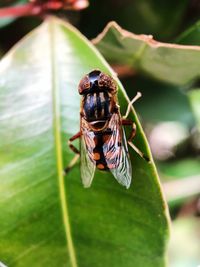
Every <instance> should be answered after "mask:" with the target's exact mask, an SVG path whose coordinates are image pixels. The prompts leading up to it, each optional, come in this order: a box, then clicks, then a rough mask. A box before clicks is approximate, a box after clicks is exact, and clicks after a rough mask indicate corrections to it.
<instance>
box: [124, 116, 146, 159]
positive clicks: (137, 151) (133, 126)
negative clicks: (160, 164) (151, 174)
mask: <svg viewBox="0 0 200 267" xmlns="http://www.w3.org/2000/svg"><path fill="white" fill-rule="evenodd" d="M122 125H124V126H127V125H131V126H132V129H131V134H130V136H129V138H128V144H129V146H130V147H132V149H133V150H134V151H135V152H136V153H137V154H138V155H140V157H141V158H143V159H145V160H146V161H147V162H150V159H149V158H148V157H147V156H146V155H144V153H142V151H140V150H139V149H138V148H137V147H136V146H135V145H134V144H133V142H132V140H133V138H134V137H135V135H136V124H135V123H134V122H132V121H131V120H124V119H123V120H122Z"/></svg>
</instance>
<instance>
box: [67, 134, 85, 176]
mask: <svg viewBox="0 0 200 267" xmlns="http://www.w3.org/2000/svg"><path fill="white" fill-rule="evenodd" d="M80 137H81V132H78V133H77V134H75V135H73V136H72V137H71V138H70V139H69V140H68V145H69V148H70V149H71V150H72V151H73V152H74V153H76V155H75V156H74V158H73V159H72V160H71V161H70V163H69V165H68V166H67V167H66V168H65V169H64V175H66V173H67V172H69V171H70V169H71V168H72V167H73V166H74V165H75V164H76V162H77V161H78V159H79V157H80V151H79V150H78V149H77V148H76V147H75V146H74V145H72V142H73V141H74V140H76V139H78V138H80Z"/></svg>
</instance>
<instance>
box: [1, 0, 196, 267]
mask: <svg viewBox="0 0 200 267" xmlns="http://www.w3.org/2000/svg"><path fill="white" fill-rule="evenodd" d="M23 2H27V1H11V0H7V1H1V2H0V6H1V7H3V6H7V5H13V4H20V3H23ZM57 15H58V16H60V17H62V18H65V19H68V20H69V21H70V22H71V23H73V24H74V25H75V26H76V27H77V28H78V29H79V30H80V31H81V32H82V33H83V34H84V35H85V36H86V37H88V38H89V39H92V38H94V37H96V36H97V35H98V34H99V33H100V32H101V31H102V30H103V29H104V27H105V26H106V24H107V23H108V22H109V21H112V20H114V21H116V22H117V23H118V24H119V25H120V26H121V27H122V28H124V29H126V30H128V31H131V32H134V33H136V34H150V35H153V37H154V39H155V40H158V41H162V42H169V43H179V44H185V45H195V46H196V45H197V46H200V1H198V0H191V1H189V0H177V1H172V0H168V1H167V0H161V1H158V0H140V1H134V0H108V1H101V0H96V1H90V6H89V7H88V8H87V9H85V10H84V11H81V12H74V11H65V12H64V11H62V12H57ZM198 20H199V21H198ZM41 21H42V19H40V18H36V17H24V18H19V19H16V20H14V19H9V18H8V19H2V20H1V21H0V26H1V28H0V36H1V38H0V56H1V57H2V56H3V55H4V54H5V53H6V52H7V51H8V50H9V49H10V48H11V47H12V46H13V45H14V44H15V43H16V42H17V41H18V40H20V39H21V38H22V37H23V36H24V35H26V34H27V33H28V32H29V31H30V30H32V29H33V28H34V27H36V26H37V25H39V24H40V23H41ZM189 67H190V66H188V68H189ZM113 68H114V69H115V70H116V71H119V72H118V75H119V78H120V79H121V81H122V83H123V85H124V87H125V88H126V90H127V93H128V95H129V97H130V98H132V97H133V96H134V95H135V94H136V92H137V91H141V92H142V95H143V97H142V99H140V100H139V101H138V102H137V103H136V104H135V109H136V111H137V113H138V114H139V117H140V119H141V121H142V124H143V127H144V129H145V132H146V135H147V138H148V140H149V142H150V146H151V149H152V153H153V156H154V158H155V160H156V165H157V168H158V171H159V174H160V178H161V181H162V184H163V189H164V191H165V194H166V197H167V201H168V203H169V207H170V214H171V218H172V219H173V222H172V234H171V241H170V247H169V266H170V267H197V266H200V218H199V215H200V198H199V197H200V108H199V107H200V93H199V88H200V80H195V81H193V82H191V83H190V84H185V85H184V86H177V85H175V84H171V83H167V82H165V83H162V82H160V81H157V80H155V79H153V78H151V77H148V76H147V75H144V74H141V73H140V74H138V73H137V72H134V71H131V72H130V71H128V70H123V71H121V70H120V68H119V66H118V68H116V66H113Z"/></svg>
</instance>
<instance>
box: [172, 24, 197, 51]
mask: <svg viewBox="0 0 200 267" xmlns="http://www.w3.org/2000/svg"><path fill="white" fill-rule="evenodd" d="M175 41H176V43H179V44H184V45H197V46H199V45H200V21H197V22H196V23H195V24H194V25H192V26H191V27H190V28H189V29H187V30H186V31H184V32H183V33H182V34H181V35H180V36H179V37H177V38H176V40H175Z"/></svg>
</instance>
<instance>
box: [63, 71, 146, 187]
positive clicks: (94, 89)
mask: <svg viewBox="0 0 200 267" xmlns="http://www.w3.org/2000/svg"><path fill="white" fill-rule="evenodd" d="M78 91H79V94H80V95H81V96H82V99H81V107H80V131H79V132H78V133H77V134H76V135H74V136H72V137H71V138H70V139H69V147H70V148H71V149H72V150H73V151H74V152H75V153H76V154H77V155H78V156H79V154H80V158H81V178H82V181H83V185H84V186H85V187H89V186H90V185H91V183H92V180H93V177H94V173H95V169H96V168H97V169H99V170H101V171H107V170H109V171H110V172H111V173H112V174H113V176H114V177H115V178H116V180H117V181H118V182H119V183H120V184H122V185H123V186H125V187H126V188H129V186H130V184H131V178H132V167H131V162H130V156H129V153H128V146H127V143H128V144H129V145H130V146H131V147H132V148H133V149H134V150H135V151H136V152H137V153H138V154H139V155H140V156H142V157H143V158H146V157H145V156H144V154H143V153H142V152H141V151H140V150H139V149H138V148H137V147H135V145H134V144H133V143H132V142H131V141H132V139H133V138H134V136H135V134H136V125H135V123H134V122H133V121H132V120H129V119H127V117H128V115H129V112H130V109H131V105H132V104H133V103H134V102H135V101H136V100H137V99H138V98H139V97H140V96H141V93H137V95H136V96H135V97H134V98H133V100H132V101H131V102H130V103H129V105H128V108H127V112H126V115H125V116H124V117H122V116H121V114H120V109H119V105H118V100H117V84H116V82H115V80H114V79H113V78H112V77H111V76H109V75H107V74H105V73H103V72H101V71H100V70H93V71H91V72H90V73H89V74H87V75H86V76H84V77H83V78H82V80H81V81H80V83H79V86H78ZM123 125H124V126H126V125H129V126H131V127H132V131H131V134H130V136H129V138H128V140H126V136H125V132H124V129H123ZM77 138H80V151H79V150H78V149H77V148H76V147H75V146H74V145H73V144H72V141H74V140H75V139H77ZM78 156H77V157H75V158H74V160H73V161H72V162H71V163H70V166H68V168H70V167H71V166H72V165H73V164H74V163H75V161H76V160H77V158H78Z"/></svg>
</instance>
